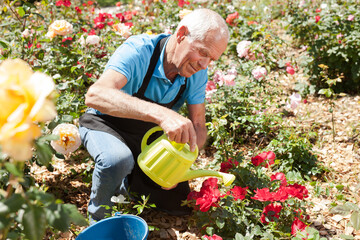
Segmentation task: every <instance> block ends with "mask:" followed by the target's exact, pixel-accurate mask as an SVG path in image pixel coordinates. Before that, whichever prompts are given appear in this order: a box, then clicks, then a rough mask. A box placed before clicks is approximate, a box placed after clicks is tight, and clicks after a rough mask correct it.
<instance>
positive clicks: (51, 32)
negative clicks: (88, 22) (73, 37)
mask: <svg viewBox="0 0 360 240" xmlns="http://www.w3.org/2000/svg"><path fill="white" fill-rule="evenodd" d="M72 32H73V25H72V24H71V23H69V22H68V21H66V20H56V21H55V22H53V23H52V24H51V25H50V26H49V29H48V33H47V36H48V37H50V38H53V37H55V36H56V35H62V36H64V35H67V34H70V33H72Z"/></svg>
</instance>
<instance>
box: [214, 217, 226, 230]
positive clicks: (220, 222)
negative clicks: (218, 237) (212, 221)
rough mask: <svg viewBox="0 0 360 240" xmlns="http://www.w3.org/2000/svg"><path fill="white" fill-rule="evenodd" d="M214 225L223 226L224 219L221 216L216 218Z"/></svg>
mask: <svg viewBox="0 0 360 240" xmlns="http://www.w3.org/2000/svg"><path fill="white" fill-rule="evenodd" d="M216 226H218V227H219V228H220V229H222V228H223V227H224V226H225V221H224V219H223V218H218V219H216Z"/></svg>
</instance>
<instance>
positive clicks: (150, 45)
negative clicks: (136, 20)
mask: <svg viewBox="0 0 360 240" xmlns="http://www.w3.org/2000/svg"><path fill="white" fill-rule="evenodd" d="M166 36H168V34H158V35H149V34H140V35H134V36H131V37H129V38H128V39H127V40H126V42H125V43H126V44H129V45H130V46H132V47H134V48H135V49H137V50H138V51H140V52H143V51H146V50H149V51H151V52H152V50H153V49H154V48H155V46H156V43H157V42H158V40H159V39H161V38H164V37H166Z"/></svg>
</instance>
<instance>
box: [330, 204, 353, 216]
mask: <svg viewBox="0 0 360 240" xmlns="http://www.w3.org/2000/svg"><path fill="white" fill-rule="evenodd" d="M350 210H351V209H350V208H349V207H347V206H345V205H338V206H336V207H334V208H332V209H331V210H330V212H331V213H333V214H340V215H347V214H349V213H350Z"/></svg>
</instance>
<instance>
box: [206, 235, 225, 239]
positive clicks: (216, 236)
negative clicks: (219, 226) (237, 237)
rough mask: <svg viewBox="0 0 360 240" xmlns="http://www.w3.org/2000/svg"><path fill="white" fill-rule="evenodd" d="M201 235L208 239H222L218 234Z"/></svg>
mask: <svg viewBox="0 0 360 240" xmlns="http://www.w3.org/2000/svg"><path fill="white" fill-rule="evenodd" d="M203 237H204V238H206V239H208V240H222V237H220V236H218V235H216V234H214V235H212V236H211V237H210V236H207V235H204V236H203Z"/></svg>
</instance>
